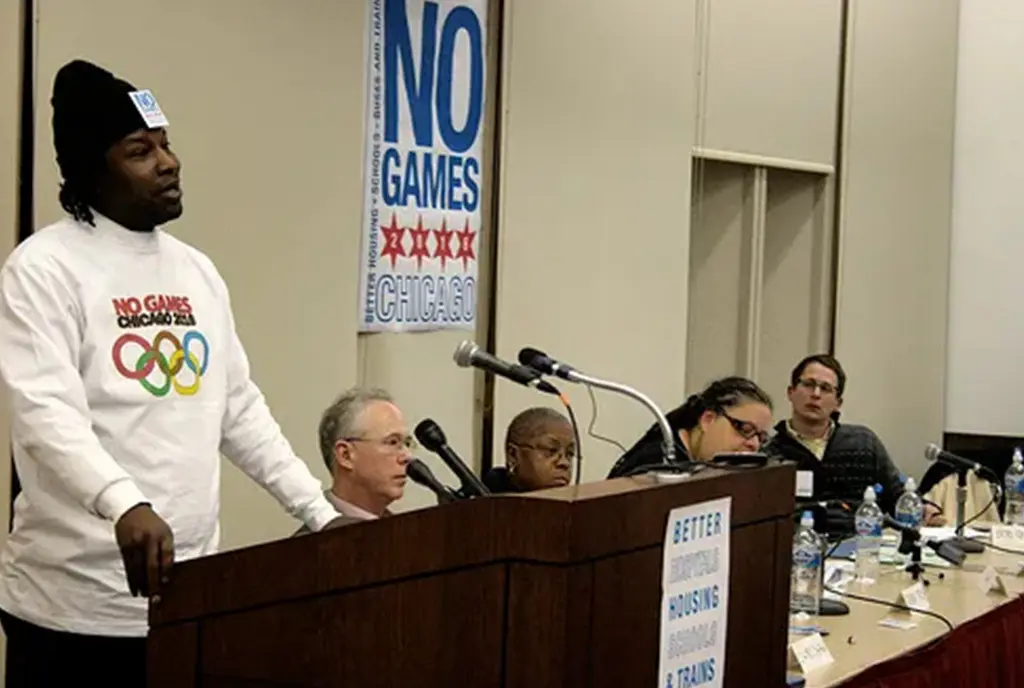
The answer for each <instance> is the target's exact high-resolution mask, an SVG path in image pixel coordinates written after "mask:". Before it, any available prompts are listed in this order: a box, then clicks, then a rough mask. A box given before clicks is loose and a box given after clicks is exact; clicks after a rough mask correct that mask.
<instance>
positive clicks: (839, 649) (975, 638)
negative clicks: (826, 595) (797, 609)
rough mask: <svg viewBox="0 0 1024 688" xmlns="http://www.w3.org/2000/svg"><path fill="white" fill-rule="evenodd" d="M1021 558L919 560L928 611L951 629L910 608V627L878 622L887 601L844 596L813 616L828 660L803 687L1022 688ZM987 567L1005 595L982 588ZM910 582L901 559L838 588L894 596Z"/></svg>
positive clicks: (996, 554)
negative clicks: (937, 563) (841, 607)
mask: <svg viewBox="0 0 1024 688" xmlns="http://www.w3.org/2000/svg"><path fill="white" fill-rule="evenodd" d="M983 539H984V540H985V541H987V539H988V537H987V536H983ZM1021 563H1024V552H1022V553H1021V554H1019V555H1015V554H1010V553H1005V552H1000V551H996V550H994V549H991V548H988V547H986V549H985V551H984V552H982V553H979V554H968V555H967V558H966V560H965V561H964V564H963V566H962V567H959V568H953V567H949V568H938V567H931V566H928V567H926V568H925V571H924V574H923V579H925V580H927V581H928V585H927V586H926V588H925V590H926V594H927V599H928V604H929V607H930V611H932V612H936V613H938V614H940V615H941V616H943V617H945V618H946V619H948V620H949V622H950V623H951V624H952V625H953V627H954V628H953V630H952V631H950V630H949V627H948V626H947V625H946V624H945V623H943V622H942V621H941V620H940V619H938V618H934V617H932V616H926V615H924V614H921V613H914V614H913V615H912V621H913V622H914V623H915V624H916V625H915V626H914V627H913V628H894V627H889V626H883V625H880V624H879V621H882V620H883V619H885V618H886V617H889V616H890V611H891V608H888V607H886V606H884V605H882V604H878V603H873V602H866V601H860V600H857V599H851V598H850V597H848V596H844V597H843V598H842V599H843V601H844V602H846V604H848V605H849V607H850V613H849V614H848V615H844V616H831V617H829V616H826V617H821V618H819V619H818V625H819V626H820V627H821V628H823V629H825V630H826V631H827V632H828V634H827V635H826V636H825V637H824V640H825V643H826V645H827V647H828V649H829V652H830V653H831V655H832V657H833V659H834V661H833V662H832V663H831V664H829V665H827V666H825V667H822V668H820V669H817V670H814V671H811V672H809V673H808V674H807V675H806V676H805V678H806V688H826V687H833V686H841V687H842V688H897V687H898V688H931V687H933V686H934V687H936V688H938V687H942V688H949V687H956V686H964V687H965V688H968V687H969V688H987V687H988V686H992V687H995V688H1002V687H1006V688H1012V687H1014V686H1021V687H1024V598H1022V597H1021V594H1022V593H1024V576H1021V575H1018V568H1019V566H1018V565H1019V564H1021ZM989 566H991V567H993V568H994V570H995V571H996V572H997V573H998V574H999V580H1000V581H1001V582H1002V583H1003V585H1004V587H1005V594H1000V593H999V592H992V591H989V592H985V591H983V589H982V585H981V581H983V580H985V579H986V577H985V576H984V572H985V570H986V568H987V567H989ZM989 579H991V576H989ZM913 584H914V580H913V579H912V577H911V574H910V573H908V572H907V571H905V570H904V566H902V565H887V566H883V567H882V569H881V571H880V575H879V576H878V577H877V580H876V581H875V582H874V583H873V584H871V585H862V584H860V583H856V582H853V583H849V584H848V585H846V586H845V587H844V588H843V589H844V590H845V592H847V593H851V594H853V595H859V596H866V597H871V598H874V599H878V600H885V601H893V602H895V601H896V600H897V599H898V597H899V594H900V592H901V591H902V590H904V589H906V588H908V587H909V586H911V585H913ZM796 639H798V637H791V641H792V640H796Z"/></svg>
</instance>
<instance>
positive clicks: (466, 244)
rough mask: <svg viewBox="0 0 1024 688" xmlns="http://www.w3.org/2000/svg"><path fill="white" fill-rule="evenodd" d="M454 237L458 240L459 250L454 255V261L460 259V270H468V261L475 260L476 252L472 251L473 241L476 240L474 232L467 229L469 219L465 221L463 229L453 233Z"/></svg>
mask: <svg viewBox="0 0 1024 688" xmlns="http://www.w3.org/2000/svg"><path fill="white" fill-rule="evenodd" d="M455 236H457V237H458V238H459V250H458V253H456V254H455V259H456V260H458V259H459V258H461V259H462V269H463V270H464V271H465V270H468V269H469V261H470V260H476V252H475V251H474V250H473V239H475V238H476V232H474V231H472V230H471V229H470V228H469V218H467V219H466V227H465V229H463V230H461V231H458V232H455Z"/></svg>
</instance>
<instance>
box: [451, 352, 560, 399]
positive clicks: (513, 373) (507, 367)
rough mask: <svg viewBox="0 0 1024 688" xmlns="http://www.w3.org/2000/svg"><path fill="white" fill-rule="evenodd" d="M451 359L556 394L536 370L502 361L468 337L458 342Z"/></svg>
mask: <svg viewBox="0 0 1024 688" xmlns="http://www.w3.org/2000/svg"><path fill="white" fill-rule="evenodd" d="M452 359H453V360H454V361H455V362H456V363H457V364H458V365H459V366H460V367H462V368H469V367H473V368H479V369H480V370H484V371H486V372H488V373H491V374H492V375H497V376H498V377H503V378H505V379H506V380H512V382H518V383H519V384H521V385H525V386H527V387H533V388H534V389H536V390H538V391H540V392H546V393H548V394H554V395H556V396H557V395H558V389H557V388H556V387H555V386H554V385H552V384H551V383H550V382H546V381H544V380H542V379H541V377H540V373H539V372H538V371H536V370H533V369H531V368H529V367H527V366H521V365H518V364H516V363H509V362H508V361H503V360H502V359H500V358H498V357H497V356H495V355H494V354H490V353H487V352H486V351H484V350H483V349H481V348H480V347H479V346H478V345H477V344H476V342H471V341H469V340H468V339H467V340H464V341H462V342H460V343H459V345H458V346H457V347H456V348H455V353H454V355H453V356H452Z"/></svg>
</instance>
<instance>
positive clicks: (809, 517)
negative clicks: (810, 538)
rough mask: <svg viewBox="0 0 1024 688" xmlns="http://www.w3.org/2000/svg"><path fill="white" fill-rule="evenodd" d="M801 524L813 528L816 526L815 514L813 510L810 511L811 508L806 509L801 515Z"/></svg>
mask: <svg viewBox="0 0 1024 688" xmlns="http://www.w3.org/2000/svg"><path fill="white" fill-rule="evenodd" d="M800 525H802V526H807V527H811V528H813V527H814V514H813V513H812V512H811V511H809V510H808V511H805V512H804V513H803V515H801V516H800Z"/></svg>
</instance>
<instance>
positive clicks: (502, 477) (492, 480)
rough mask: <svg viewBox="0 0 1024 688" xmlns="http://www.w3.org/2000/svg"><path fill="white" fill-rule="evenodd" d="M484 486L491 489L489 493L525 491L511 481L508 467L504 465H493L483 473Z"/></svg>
mask: <svg viewBox="0 0 1024 688" xmlns="http://www.w3.org/2000/svg"><path fill="white" fill-rule="evenodd" d="M483 482H484V486H485V487H486V488H487V489H488V490H490V491H491V494H512V493H516V492H526V490H522V489H520V488H519V487H517V486H516V485H515V483H513V482H512V477H511V476H510V475H509V473H508V469H507V468H505V467H504V466H495V467H493V468H492V469H491V470H489V471H487V472H486V473H484V481H483Z"/></svg>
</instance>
